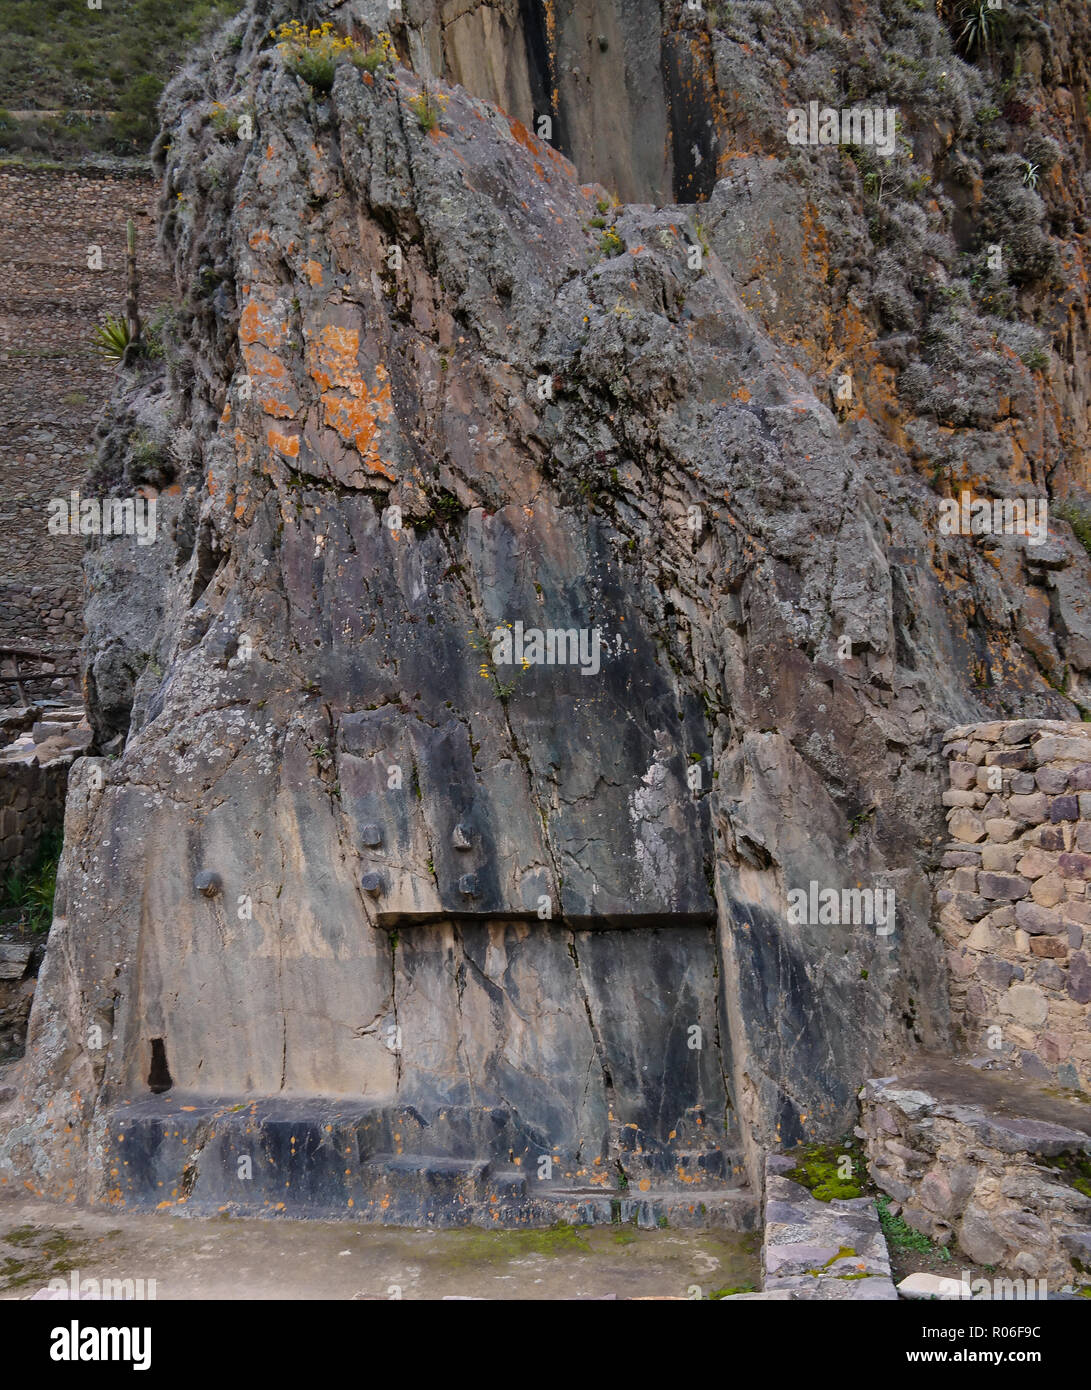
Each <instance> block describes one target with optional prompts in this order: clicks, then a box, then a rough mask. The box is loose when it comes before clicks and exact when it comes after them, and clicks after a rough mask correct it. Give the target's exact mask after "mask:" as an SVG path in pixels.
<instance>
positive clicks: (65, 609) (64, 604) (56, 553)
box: [0, 169, 169, 698]
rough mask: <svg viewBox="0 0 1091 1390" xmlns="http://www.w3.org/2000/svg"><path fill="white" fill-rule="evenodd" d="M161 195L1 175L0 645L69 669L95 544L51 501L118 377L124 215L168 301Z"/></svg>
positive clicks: (82, 453) (155, 294)
mask: <svg viewBox="0 0 1091 1390" xmlns="http://www.w3.org/2000/svg"><path fill="white" fill-rule="evenodd" d="M154 190H155V185H153V183H152V181H151V179H150V177H149V176H148V175H146V174H143V173H135V172H134V173H131V174H130V173H127V172H126V171H123V170H122V171H117V172H111V173H105V172H104V173H87V174H82V173H76V172H74V171H71V170H68V171H64V172H55V171H49V170H31V169H3V170H0V219H2V221H3V225H4V227H5V229H6V233H7V234H6V236H5V238H4V249H3V250H2V251H0V279H2V282H3V286H4V295H3V305H2V306H0V420H2V421H3V428H4V442H5V445H6V448H5V450H4V457H3V458H0V524H2V526H3V532H4V545H3V550H2V555H0V641H12V642H20V643H27V644H30V645H41V646H43V647H45V648H47V649H48V650H50V651H51V652H56V653H58V654H60V655H62V656H64V657H66V660H65V662H64V665H65V666H66V667H71V666H72V665H73V664H74V661H75V652H76V649H77V648H78V647H79V644H80V639H81V637H82V635H83V633H82V629H83V622H82V606H83V598H82V581H81V575H80V564H81V560H82V557H83V549H84V544H85V542H84V540H83V538H82V537H79V536H49V535H48V534H47V532H46V523H47V519H48V510H47V505H46V504H47V502H48V500H49V499H50V498H52V497H65V496H68V495H69V492H70V490H71V489H72V488H78V487H79V486H80V485H81V480H82V477H83V474H84V472H85V471H86V468H87V463H88V457H89V451H90V448H91V434H92V425H93V421H94V418H95V415H96V414H97V412H98V410H99V408H100V406H101V405H102V403H103V401H104V400H105V399H106V397H107V395H108V394H109V391H110V389H111V386H112V384H113V380H114V376H115V371H114V368H113V367H112V366H111V365H110V364H109V363H107V362H105V361H104V360H103V359H102V358H101V357H99V356H98V355H97V354H96V352H95V350H94V347H93V344H92V336H93V333H94V327H95V324H96V322H101V321H102V320H103V319H104V318H105V317H106V315H107V314H113V315H118V314H120V313H121V312H122V306H123V302H124V295H125V223H126V220H127V219H128V218H132V219H133V221H134V223H135V224H136V228H137V246H138V258H139V271H140V278H141V301H142V304H143V306H144V308H145V310H146V311H148V313H149V316H150V311H151V310H152V306H154V305H156V304H160V303H162V302H163V301H164V300H165V299H166V298H167V297H168V292H169V291H168V281H167V278H166V275H165V272H164V268H163V263H162V260H161V258H160V257H159V254H158V252H157V250H156V248H155V240H154V232H153V224H152V220H151V215H150V206H151V204H152V203H153V202H154ZM96 246H97V247H98V248H99V249H100V251H101V268H98V269H95V268H93V266H94V265H95V264H96V263H97V261H96V257H95V256H94V255H93V253H91V248H93V247H96ZM89 261H90V262H91V264H89ZM47 542H48V543H47ZM42 693H43V687H41V686H35V687H34V690H33V694H35V695H40V694H42ZM6 694H7V696H8V698H11V697H12V696H13V695H14V691H13V690H12V689H10V688H8V689H7V690H6Z"/></svg>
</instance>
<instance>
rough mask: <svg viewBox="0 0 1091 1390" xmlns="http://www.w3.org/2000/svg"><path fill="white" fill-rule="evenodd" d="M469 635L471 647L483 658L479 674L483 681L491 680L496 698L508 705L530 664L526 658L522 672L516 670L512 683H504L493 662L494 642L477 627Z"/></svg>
mask: <svg viewBox="0 0 1091 1390" xmlns="http://www.w3.org/2000/svg"><path fill="white" fill-rule="evenodd" d="M498 626H499V625H498ZM504 626H505V627H511V623H505V624H504ZM496 630H497V629H495V628H494V629H493V631H494V632H495V631H496ZM467 633H468V635H469V638H470V646H471V647H472V648H473V649H474V651H475V652H477V653H478V654H479V656H480V657H481V660H480V662H479V663H478V668H477V674H478V675H479V676H480V677H481V678H482V679H483V680H491V681H492V684H493V689H494V690H495V692H496V698H497V699H498V700H499V701H500V703H501V704H507V702H508V700H509V699H510V698H511V696H512V695H513V694H514V693H515V688H516V685H517V684H518V681H519V676H520V675H521V674H522V671H529V670H530V662H529V661H527V660H526V659H525V658H524V660H523V664H522V670H521V671H520V670H516V672H515V675H514V676H513V677H512V679H511V680H510V681H502V680H501V679H500V673H499V671H498V670H497V667H496V663H495V661H494V660H493V655H492V653H493V644H492V642H491V641H490V640H489V638H487V637H486V636H485V634H484V633H482V632H480V631H478V629H477V628H475V627H471V628H468V629H467Z"/></svg>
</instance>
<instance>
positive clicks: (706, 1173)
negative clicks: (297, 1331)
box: [106, 1093, 757, 1231]
mask: <svg viewBox="0 0 1091 1390" xmlns="http://www.w3.org/2000/svg"><path fill="white" fill-rule="evenodd" d="M696 1118H697V1117H695V1116H690V1117H687V1119H688V1124H687V1121H686V1120H684V1121H683V1122H681V1123H680V1124H679V1125H678V1127H677V1130H676V1136H683V1137H684V1142H686V1143H692V1142H693V1140H692V1139H691V1138H689V1137H686V1131H687V1128H689V1127H690V1126H692V1127H697V1126H696ZM626 1133H627V1141H626V1142H627V1144H628V1148H627V1149H626V1151H625V1153H626V1158H627V1160H628V1166H627V1165H626V1162H624V1161H622V1162H621V1163H620V1165H619V1164H618V1163H617V1162H615V1164H614V1166H611V1164H610V1163H609V1162H608V1161H602V1160H601V1159H600V1160H598V1161H592V1162H590V1163H587V1164H581V1163H579V1162H578V1161H577V1160H576V1159H575V1158H574V1157H573V1156H571V1155H569V1156H565V1155H561V1154H558V1153H556V1152H553V1153H550V1152H549V1151H548V1150H547V1149H545V1148H543V1146H542V1145H541V1144H540V1143H537V1142H536V1141H535V1139H534V1137H533V1136H532V1135H530V1134H528V1132H527V1130H526V1128H525V1126H524V1125H523V1124H522V1122H521V1121H520V1118H519V1116H518V1115H517V1114H515V1113H514V1112H512V1111H509V1110H504V1109H501V1108H495V1109H492V1110H487V1111H473V1110H470V1109H467V1108H465V1107H452V1108H450V1109H448V1110H442V1111H440V1112H438V1113H437V1114H435V1115H433V1116H431V1117H430V1118H429V1119H428V1120H425V1119H424V1117H423V1116H422V1115H421V1114H420V1113H419V1112H417V1111H416V1110H414V1109H413V1108H412V1107H408V1106H405V1107H376V1106H367V1105H364V1104H361V1103H346V1102H344V1101H340V1100H321V1099H316V1098H306V1099H296V1100H286V1099H280V1098H270V1099H263V1100H247V1101H244V1102H238V1101H236V1102H232V1101H230V1100H210V1099H209V1098H207V1097H195V1096H192V1097H187V1096H183V1095H175V1094H173V1093H171V1094H170V1095H160V1096H153V1097H147V1098H143V1099H141V1100H138V1101H134V1102H132V1103H130V1104H126V1105H121V1106H118V1107H117V1108H116V1109H115V1110H114V1111H113V1112H112V1113H111V1115H110V1117H109V1138H108V1142H107V1153H108V1161H107V1169H106V1171H107V1175H108V1176H107V1182H106V1197H107V1200H108V1201H112V1202H115V1203H117V1204H118V1205H123V1206H125V1207H126V1208H127V1209H128V1210H134V1211H149V1210H160V1209H162V1210H170V1211H173V1212H176V1213H177V1214H193V1215H212V1214H217V1213H223V1212H227V1213H230V1214H232V1215H236V1216H273V1217H275V1216H281V1217H310V1218H322V1219H330V1220H332V1219H345V1220H353V1221H362V1222H368V1223H374V1224H381V1225H393V1226H423V1227H449V1226H483V1227H489V1228H492V1227H497V1228H503V1227H520V1226H524V1227H525V1226H549V1225H553V1224H555V1223H558V1222H565V1223H569V1224H576V1225H584V1224H586V1225H597V1224H610V1223H613V1224H617V1223H619V1222H624V1223H632V1224H634V1225H636V1226H639V1227H643V1228H651V1227H656V1226H668V1225H669V1226H688V1227H702V1228H703V1227H719V1228H722V1229H727V1230H736V1231H747V1230H753V1229H754V1228H755V1227H756V1225H757V1205H756V1202H755V1200H754V1195H753V1193H752V1192H751V1190H750V1189H749V1188H748V1187H747V1186H746V1184H745V1175H744V1169H743V1164H742V1158H741V1155H740V1154H738V1153H735V1152H733V1151H731V1150H729V1149H724V1148H720V1147H717V1146H715V1145H708V1146H706V1147H705V1148H703V1149H696V1148H687V1149H677V1150H671V1149H669V1148H668V1147H667V1146H664V1145H657V1146H654V1147H653V1149H652V1150H651V1152H650V1153H649V1152H645V1151H644V1146H643V1144H642V1143H641V1138H642V1136H641V1134H640V1132H639V1131H638V1130H637V1131H633V1130H632V1129H630V1130H628V1131H627V1132H626ZM644 1160H647V1162H644ZM671 1165H673V1166H671Z"/></svg>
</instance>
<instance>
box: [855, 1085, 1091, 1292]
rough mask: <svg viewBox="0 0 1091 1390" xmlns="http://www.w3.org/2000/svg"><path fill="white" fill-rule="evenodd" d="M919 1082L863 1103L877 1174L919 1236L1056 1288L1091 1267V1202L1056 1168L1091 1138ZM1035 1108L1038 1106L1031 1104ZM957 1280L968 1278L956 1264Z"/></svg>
mask: <svg viewBox="0 0 1091 1390" xmlns="http://www.w3.org/2000/svg"><path fill="white" fill-rule="evenodd" d="M926 1086H927V1082H926V1081H925V1083H924V1084H923V1085H922V1082H921V1080H920V1078H918V1077H914V1078H912V1079H911V1080H909V1081H905V1080H900V1079H898V1078H894V1077H886V1078H883V1079H881V1080H873V1081H869V1082H868V1083H867V1084H866V1086H865V1087H864V1090H863V1093H862V1096H861V1101H862V1105H861V1126H862V1137H863V1139H864V1143H865V1147H866V1149H867V1153H868V1160H869V1161H868V1171H869V1172H870V1174H871V1177H872V1179H873V1180H874V1181H875V1183H876V1184H877V1186H878V1187H880V1188H881V1189H882V1190H883V1191H884V1192H886V1193H887V1194H889V1196H891V1197H893V1198H894V1200H895V1201H896V1202H898V1203H899V1204H900V1214H901V1216H902V1218H903V1219H904V1220H905V1221H906V1223H907V1224H908V1225H909V1226H911V1227H912V1228H913V1229H914V1230H917V1231H920V1232H922V1233H923V1234H924V1235H927V1236H928V1237H930V1238H931V1239H932V1240H934V1241H936V1242H937V1244H939V1245H949V1244H950V1245H952V1246H953V1248H954V1249H956V1250H957V1251H958V1252H960V1253H961V1254H962V1255H963V1256H965V1257H966V1258H967V1259H969V1260H972V1261H974V1262H975V1263H977V1264H979V1265H983V1266H986V1267H987V1266H992V1267H994V1268H998V1269H1001V1270H1005V1271H1011V1272H1012V1273H1013V1274H1015V1275H1016V1276H1018V1275H1022V1276H1024V1277H1027V1278H1036V1279H1040V1278H1044V1279H1047V1280H1048V1282H1049V1285H1050V1288H1051V1289H1052V1290H1053V1291H1056V1290H1058V1289H1060V1288H1061V1287H1063V1286H1064V1285H1066V1284H1069V1283H1070V1282H1071V1281H1072V1279H1073V1278H1074V1267H1075V1269H1076V1270H1079V1269H1091V1229H1089V1228H1091V1197H1089V1196H1087V1195H1085V1193H1083V1192H1082V1191H1080V1189H1079V1188H1078V1187H1076V1186H1075V1185H1074V1184H1073V1182H1072V1181H1071V1177H1070V1176H1069V1177H1068V1178H1067V1179H1066V1177H1065V1176H1064V1174H1063V1171H1060V1170H1057V1171H1051V1168H1050V1162H1051V1161H1054V1162H1057V1161H1063V1159H1064V1157H1065V1156H1068V1157H1069V1158H1072V1157H1073V1156H1079V1155H1087V1154H1088V1153H1089V1152H1091V1139H1089V1138H1088V1135H1087V1134H1086V1133H1084V1132H1083V1131H1081V1130H1074V1129H1070V1128H1068V1127H1066V1126H1065V1125H1063V1124H1058V1123H1056V1122H1054V1121H1049V1120H1041V1119H1038V1118H1035V1117H1034V1116H1033V1115H1032V1116H1027V1115H1022V1114H1019V1113H1018V1109H1019V1107H1018V1104H1017V1103H1016V1102H1017V1098H1016V1099H1014V1100H1012V1101H1011V1102H1010V1103H1009V1104H1008V1107H1007V1108H1008V1110H1009V1111H1012V1112H1013V1113H1004V1112H1003V1111H1002V1110H1001V1108H1000V1106H998V1105H996V1104H995V1102H994V1103H992V1104H985V1105H981V1104H973V1103H970V1102H972V1101H973V1100H974V1099H976V1098H975V1097H974V1096H973V1092H972V1091H971V1090H969V1089H968V1090H967V1091H966V1092H965V1093H964V1099H962V1100H961V1101H958V1102H955V1101H951V1100H947V1099H944V1097H943V1096H942V1095H940V1094H936V1093H934V1092H933V1091H932V1090H931V1089H925V1087H926ZM1028 1108H1033V1107H1028ZM951 1274H952V1275H953V1276H954V1277H955V1278H958V1277H959V1267H958V1264H957V1261H956V1262H952V1265H951Z"/></svg>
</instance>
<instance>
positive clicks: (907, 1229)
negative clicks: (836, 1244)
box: [875, 1197, 951, 1260]
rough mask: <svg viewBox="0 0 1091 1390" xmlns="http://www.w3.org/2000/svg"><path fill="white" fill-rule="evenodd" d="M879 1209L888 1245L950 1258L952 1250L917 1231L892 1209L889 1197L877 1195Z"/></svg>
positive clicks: (876, 1200) (944, 1258)
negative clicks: (894, 1213) (893, 1212)
mask: <svg viewBox="0 0 1091 1390" xmlns="http://www.w3.org/2000/svg"><path fill="white" fill-rule="evenodd" d="M875 1205H876V1207H877V1208H878V1210H879V1225H880V1226H882V1228H883V1235H884V1236H885V1237H886V1243H887V1245H890V1246H892V1247H894V1248H895V1249H898V1250H916V1251H917V1252H918V1253H919V1254H922V1255H938V1256H939V1258H940V1259H941V1260H949V1259H950V1258H951V1252H950V1251H949V1250H948V1249H947V1248H946V1246H943V1245H936V1243H935V1242H934V1241H931V1240H929V1239H928V1237H927V1236H926V1235H924V1234H923V1233H922V1232H921V1231H915V1230H914V1229H913V1227H912V1226H910V1225H908V1224H907V1222H906V1221H905V1220H904V1219H903V1218H902V1217H901V1216H894V1215H892V1213H891V1211H890V1198H889V1197H876V1199H875Z"/></svg>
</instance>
